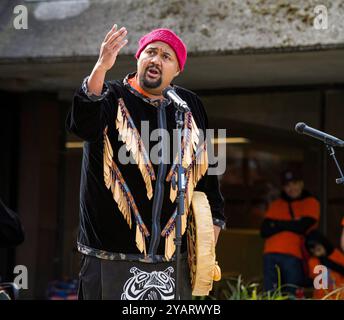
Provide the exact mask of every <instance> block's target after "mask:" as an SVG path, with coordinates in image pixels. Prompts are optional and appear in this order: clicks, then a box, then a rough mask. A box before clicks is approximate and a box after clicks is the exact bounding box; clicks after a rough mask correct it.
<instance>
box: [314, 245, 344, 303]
mask: <svg viewBox="0 0 344 320" xmlns="http://www.w3.org/2000/svg"><path fill="white" fill-rule="evenodd" d="M328 258H329V259H330V260H332V261H333V262H335V263H337V264H339V265H342V266H343V267H344V254H343V253H342V252H341V251H340V250H338V249H335V250H334V251H333V252H332V254H331V255H330V256H329V257H328ZM317 265H321V262H320V260H319V259H318V258H316V257H312V258H310V259H309V260H308V266H309V276H310V277H311V278H312V279H314V278H315V277H316V276H317V275H318V274H314V273H313V271H314V268H315V267H316V266H317ZM341 287H344V276H343V275H342V274H340V273H338V272H336V271H333V270H331V269H329V270H328V288H327V289H314V293H313V298H314V299H321V298H323V297H325V296H326V295H327V294H329V293H330V292H331V291H333V290H335V289H336V288H341ZM332 298H333V299H336V294H334V295H333V297H332ZM340 299H344V292H342V293H341V294H340Z"/></svg>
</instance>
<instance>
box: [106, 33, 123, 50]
mask: <svg viewBox="0 0 344 320" xmlns="http://www.w3.org/2000/svg"><path fill="white" fill-rule="evenodd" d="M126 36H127V32H124V33H122V35H120V36H119V37H117V38H116V39H115V40H113V41H112V42H111V43H109V45H110V48H112V49H114V48H115V47H116V46H117V45H118V44H120V43H122V41H123V40H124V39H125V37H126Z"/></svg>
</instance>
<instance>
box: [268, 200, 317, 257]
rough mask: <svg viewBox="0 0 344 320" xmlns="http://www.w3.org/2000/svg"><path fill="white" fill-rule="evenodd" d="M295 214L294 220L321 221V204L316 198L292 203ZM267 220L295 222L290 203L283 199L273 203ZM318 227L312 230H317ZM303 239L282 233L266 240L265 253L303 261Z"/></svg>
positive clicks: (299, 236)
mask: <svg viewBox="0 0 344 320" xmlns="http://www.w3.org/2000/svg"><path fill="white" fill-rule="evenodd" d="M291 206H292V209H293V212H294V216H295V218H294V219H298V218H301V217H311V218H313V219H315V220H317V221H319V217H320V204H319V201H318V200H317V199H315V198H314V197H307V198H304V199H300V200H295V201H293V202H291ZM265 218H270V219H274V220H283V221H291V220H293V219H292V217H291V215H290V213H289V206H288V202H287V201H285V200H283V199H277V200H275V201H273V202H272V203H271V204H270V206H269V208H268V211H267V212H266V215H265ZM316 227H317V225H315V226H313V227H312V228H316ZM302 243H303V237H302V236H301V235H298V234H296V233H294V232H289V231H282V232H279V233H276V234H275V235H273V236H271V237H269V238H267V239H266V240H265V246H264V253H282V254H289V255H292V256H295V257H297V258H300V259H302Z"/></svg>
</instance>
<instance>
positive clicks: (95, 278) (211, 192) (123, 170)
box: [66, 25, 225, 300]
mask: <svg viewBox="0 0 344 320" xmlns="http://www.w3.org/2000/svg"><path fill="white" fill-rule="evenodd" d="M126 36H127V30H126V28H124V27H122V28H120V29H117V26H116V25H114V26H113V28H112V29H111V30H110V31H109V32H108V33H107V35H106V36H105V38H104V41H103V43H102V45H101V48H100V53H99V58H98V61H97V62H96V64H95V66H94V68H93V70H92V72H91V74H90V75H89V76H87V77H86V78H85V79H84V81H83V83H82V85H81V87H80V88H79V89H78V90H77V91H76V93H75V95H74V99H73V104H72V108H71V110H70V112H69V113H68V116H67V119H66V128H67V130H69V131H70V132H72V133H74V134H76V135H77V136H78V137H80V138H81V139H82V140H83V141H85V143H84V149H83V160H82V172H81V184H80V231H79V235H78V243H77V244H78V250H79V251H80V252H81V253H82V266H81V271H80V275H79V279H80V284H79V298H80V299H128V300H130V299H132V300H138V299H163V300H168V299H174V298H175V296H174V289H175V274H176V270H175V254H174V253H175V246H174V242H173V240H174V235H175V213H176V208H177V203H176V191H175V188H174V187H173V183H172V182H173V181H175V180H174V179H175V176H176V166H175V165H173V164H174V163H175V159H176V153H175V152H173V151H174V150H175V149H174V148H173V143H172V142H173V141H172V140H173V139H172V138H173V130H174V129H175V128H176V121H175V112H176V110H175V108H174V105H173V104H172V103H171V102H170V101H169V100H168V99H165V98H164V96H163V94H162V91H163V90H164V89H165V88H167V87H169V86H171V87H172V88H173V89H174V90H175V91H176V93H177V94H178V95H179V96H180V97H181V98H182V99H183V100H184V101H186V102H187V104H188V107H189V109H190V112H187V113H185V115H184V117H183V120H184V124H183V126H184V128H185V129H187V130H188V131H186V132H190V134H188V135H185V136H183V144H182V146H183V149H182V157H183V166H184V167H185V168H187V175H186V199H191V197H192V192H193V190H198V191H203V192H204V193H205V194H206V195H207V198H208V200H209V204H210V208H211V212H212V217H213V224H214V233H215V237H216V238H217V236H218V234H219V232H220V229H221V228H224V226H225V217H224V199H223V197H222V195H221V192H220V188H219V182H218V177H217V176H216V175H210V174H208V170H207V168H208V162H207V149H206V143H205V142H203V143H202V141H201V132H203V133H204V134H205V131H206V129H207V127H208V120H207V114H206V111H205V109H204V107H203V104H202V102H201V100H200V99H199V97H198V96H197V95H196V94H195V93H193V92H191V91H189V90H187V89H184V88H182V87H180V86H177V85H174V84H172V81H173V80H174V79H175V78H176V77H177V76H178V75H179V74H180V73H181V72H183V70H184V66H185V63H186V59H187V48H186V45H185V44H184V42H183V41H182V40H181V38H180V37H178V36H177V35H176V34H175V33H174V32H173V31H172V30H169V29H155V30H153V31H151V32H149V33H148V34H146V35H144V36H143V37H142V38H141V39H140V40H139V44H138V49H137V51H136V54H135V57H136V59H137V69H136V71H135V72H132V73H129V74H128V75H127V76H126V77H125V78H124V79H119V80H111V81H105V76H106V74H107V72H108V71H109V70H110V69H111V68H113V66H114V65H115V62H116V58H117V56H118V54H119V52H120V50H121V49H122V48H123V47H124V46H125V45H126V44H127V40H126ZM157 130H158V131H157ZM156 132H158V136H157V134H156ZM164 132H165V133H166V132H167V133H168V134H167V139H165V136H164V135H163V133H164ZM160 133H161V134H160ZM174 147H175V146H174ZM157 150H158V152H157ZM165 160H166V161H165ZM199 160H204V161H199ZM209 166H210V165H209ZM187 201H188V200H187ZM189 208H190V202H185V209H186V213H187V212H188V210H189ZM185 217H186V216H185ZM182 229H183V238H182V250H181V252H182V266H181V273H180V274H181V277H182V279H181V280H182V281H181V283H182V286H181V298H182V299H189V298H191V285H190V272H189V269H188V263H187V259H186V255H187V240H186V232H185V224H184V227H183V228H182Z"/></svg>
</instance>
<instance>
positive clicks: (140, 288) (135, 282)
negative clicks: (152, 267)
mask: <svg viewBox="0 0 344 320" xmlns="http://www.w3.org/2000/svg"><path fill="white" fill-rule="evenodd" d="M173 272H174V269H173V267H168V268H167V269H165V270H164V271H152V272H150V273H149V272H146V271H142V270H140V269H138V268H136V267H132V268H131V269H130V273H133V276H132V277H131V278H129V279H128V280H127V281H126V283H125V284H124V287H123V293H122V296H121V300H172V299H174V288H175V284H174V279H173V278H172V277H171V274H172V273H173Z"/></svg>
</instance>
